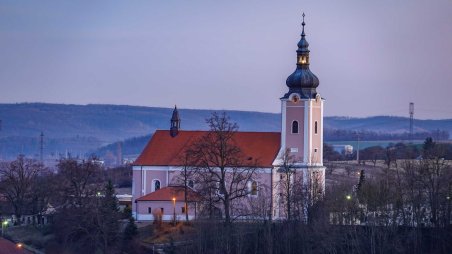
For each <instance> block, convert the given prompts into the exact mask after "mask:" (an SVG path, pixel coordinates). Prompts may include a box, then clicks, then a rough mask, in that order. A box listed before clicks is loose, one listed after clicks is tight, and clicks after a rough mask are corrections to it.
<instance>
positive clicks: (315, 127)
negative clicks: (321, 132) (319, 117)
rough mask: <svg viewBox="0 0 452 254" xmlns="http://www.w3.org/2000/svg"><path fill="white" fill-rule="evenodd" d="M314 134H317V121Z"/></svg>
mask: <svg viewBox="0 0 452 254" xmlns="http://www.w3.org/2000/svg"><path fill="white" fill-rule="evenodd" d="M314 133H315V134H317V121H315V123H314Z"/></svg>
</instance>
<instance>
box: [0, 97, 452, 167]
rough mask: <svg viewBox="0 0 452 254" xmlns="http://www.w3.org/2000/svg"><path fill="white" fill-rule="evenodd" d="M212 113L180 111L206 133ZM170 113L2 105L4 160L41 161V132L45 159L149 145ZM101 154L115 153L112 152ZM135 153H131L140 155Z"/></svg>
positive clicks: (336, 123) (250, 115) (383, 124)
mask: <svg viewBox="0 0 452 254" xmlns="http://www.w3.org/2000/svg"><path fill="white" fill-rule="evenodd" d="M213 111H214V110H196V109H181V110H180V115H181V118H182V128H183V129H186V130H199V129H201V130H202V129H206V128H207V125H206V123H205V119H206V118H207V117H209V116H210V114H211V113H212V112H213ZM171 112H172V109H171V108H157V107H139V106H126V105H96V104H93V105H67V104H46V103H18V104H0V120H1V121H2V126H1V129H0V158H11V157H14V156H16V155H17V154H18V153H24V154H26V155H30V156H37V155H38V154H39V135H40V133H41V131H42V132H43V133H44V155H45V157H46V158H53V157H57V156H58V155H60V154H67V153H71V154H72V155H78V154H85V153H87V152H93V151H98V148H99V147H104V146H107V145H108V144H112V143H114V142H117V141H123V140H126V139H131V138H135V139H136V140H135V141H133V142H132V141H130V142H131V143H134V142H135V143H134V144H140V142H141V143H144V144H145V143H146V142H147V140H146V138H147V139H149V137H150V136H149V135H151V134H152V133H154V131H155V130H157V129H167V128H168V127H169V119H170V117H171ZM227 113H228V115H229V116H230V117H231V119H232V120H233V121H235V122H237V123H238V125H239V126H240V130H243V131H279V130H280V114H275V113H261V112H250V111H227ZM325 128H329V129H347V130H370V131H377V132H388V133H401V132H406V131H408V128H409V121H408V118H404V117H389V116H376V117H368V118H350V117H326V118H325ZM436 129H441V130H447V131H449V132H452V119H448V120H416V121H415V130H416V131H429V130H436ZM146 135H147V137H146ZM142 136H145V137H144V138H143V137H142ZM140 140H141V141H140ZM143 140H144V141H143ZM128 142H129V140H128V141H127V142H125V143H124V145H123V147H122V149H123V152H124V153H128V152H129V151H128V150H127V149H129V148H128V146H127V144H128ZM113 146H114V145H113ZM133 146H134V147H139V146H140V145H133ZM131 147H132V146H131ZM102 149H104V151H107V150H108V151H110V150H112V149H113V148H112V147H110V148H102ZM130 149H131V150H130V154H134V153H135V152H136V150H137V148H130ZM134 149H135V150H134Z"/></svg>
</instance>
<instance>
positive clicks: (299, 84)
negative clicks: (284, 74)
mask: <svg viewBox="0 0 452 254" xmlns="http://www.w3.org/2000/svg"><path fill="white" fill-rule="evenodd" d="M305 16H306V15H305V14H304V13H303V14H302V17H303V21H302V23H301V26H302V31H301V39H300V41H299V42H298V44H297V46H298V49H297V68H296V69H295V71H294V72H293V73H292V74H291V75H290V76H289V77H288V78H287V80H286V85H287V86H288V87H289V91H288V92H287V93H286V94H285V95H284V97H285V98H289V96H290V95H291V94H292V93H298V94H299V96H301V98H315V96H316V95H317V92H316V88H317V87H318V86H319V79H318V78H317V76H316V75H314V73H312V72H311V70H310V69H309V62H310V61H309V60H310V59H309V58H310V57H309V43H308V41H307V40H306V34H305V31H304V27H305V25H306V23H305V20H304V18H305Z"/></svg>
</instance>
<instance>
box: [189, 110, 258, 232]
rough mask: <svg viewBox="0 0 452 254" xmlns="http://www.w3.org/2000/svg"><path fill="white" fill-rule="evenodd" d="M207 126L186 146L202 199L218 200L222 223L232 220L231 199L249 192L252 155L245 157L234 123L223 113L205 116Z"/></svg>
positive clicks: (252, 162) (253, 173)
mask: <svg viewBox="0 0 452 254" xmlns="http://www.w3.org/2000/svg"><path fill="white" fill-rule="evenodd" d="M206 122H207V124H208V125H209V127H210V130H209V131H208V132H207V134H206V135H204V136H203V137H202V138H201V139H199V140H196V141H194V142H193V144H192V146H191V147H190V150H191V151H192V152H191V153H192V154H191V155H192V156H193V157H194V158H193V159H194V161H195V162H196V164H195V165H196V172H197V175H198V177H199V178H200V179H202V182H199V184H200V186H199V187H200V189H201V190H200V194H203V196H204V199H205V200H210V201H211V202H212V203H220V204H221V206H222V207H221V209H222V211H223V214H224V219H225V224H226V225H229V224H230V223H231V222H232V215H231V211H232V210H233V203H234V202H236V201H238V200H240V199H242V198H244V197H246V196H247V195H248V194H249V191H248V186H247V183H248V182H249V181H251V180H252V179H253V177H254V176H255V172H256V170H257V168H256V166H255V165H256V159H253V158H246V156H245V155H244V154H243V152H242V151H241V149H240V147H239V146H238V145H237V143H236V141H235V139H234V136H235V134H236V132H237V130H238V125H237V124H236V123H232V122H231V120H230V118H229V117H228V116H227V115H226V113H222V114H217V113H213V114H212V116H211V117H210V118H208V119H207V120H206Z"/></svg>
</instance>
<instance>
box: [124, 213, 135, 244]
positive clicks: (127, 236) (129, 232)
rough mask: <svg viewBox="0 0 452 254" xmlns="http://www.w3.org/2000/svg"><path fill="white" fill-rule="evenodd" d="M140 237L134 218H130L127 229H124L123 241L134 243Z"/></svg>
mask: <svg viewBox="0 0 452 254" xmlns="http://www.w3.org/2000/svg"><path fill="white" fill-rule="evenodd" d="M137 235H138V228H137V225H136V224H135V220H134V219H133V217H130V218H129V222H128V223H127V226H126V228H125V229H124V235H123V239H124V241H125V242H129V241H132V240H133V239H134V238H135V236H137Z"/></svg>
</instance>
